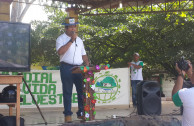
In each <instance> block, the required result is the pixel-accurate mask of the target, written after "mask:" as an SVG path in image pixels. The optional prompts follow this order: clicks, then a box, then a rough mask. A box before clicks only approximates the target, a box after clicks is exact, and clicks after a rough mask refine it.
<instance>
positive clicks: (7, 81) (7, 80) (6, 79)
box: [0, 75, 23, 126]
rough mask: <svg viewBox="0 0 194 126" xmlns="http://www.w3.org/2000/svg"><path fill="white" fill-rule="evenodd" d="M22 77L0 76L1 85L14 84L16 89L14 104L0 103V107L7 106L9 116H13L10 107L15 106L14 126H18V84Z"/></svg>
mask: <svg viewBox="0 0 194 126" xmlns="http://www.w3.org/2000/svg"><path fill="white" fill-rule="evenodd" d="M22 78H23V75H0V84H1V85H5V84H8V85H13V84H16V87H17V98H16V103H0V105H5V104H6V105H8V106H9V116H11V115H12V114H13V110H12V107H15V106H16V126H20V84H21V83H22Z"/></svg>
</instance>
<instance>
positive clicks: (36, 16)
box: [22, 5, 48, 23]
mask: <svg viewBox="0 0 194 126" xmlns="http://www.w3.org/2000/svg"><path fill="white" fill-rule="evenodd" d="M33 20H40V21H46V20H48V18H47V14H46V13H45V12H44V7H43V6H39V5H31V6H30V8H29V9H28V11H27V12H26V14H25V15H24V18H23V20H22V22H23V23H30V22H31V21H33Z"/></svg>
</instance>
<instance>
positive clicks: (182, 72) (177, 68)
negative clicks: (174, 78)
mask: <svg viewBox="0 0 194 126" xmlns="http://www.w3.org/2000/svg"><path fill="white" fill-rule="evenodd" d="M175 69H176V71H177V72H178V74H179V75H181V74H183V76H185V71H184V70H182V71H181V69H180V68H179V67H178V64H177V63H176V67H175Z"/></svg>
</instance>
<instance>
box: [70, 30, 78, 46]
mask: <svg viewBox="0 0 194 126" xmlns="http://www.w3.org/2000/svg"><path fill="white" fill-rule="evenodd" d="M71 33H72V35H73V34H75V31H72V32H71ZM75 46H77V43H76V38H75Z"/></svg>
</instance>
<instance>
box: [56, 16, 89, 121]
mask: <svg viewBox="0 0 194 126" xmlns="http://www.w3.org/2000/svg"><path fill="white" fill-rule="evenodd" d="M77 24H78V22H75V19H74V18H72V17H69V18H66V19H65V23H63V25H65V30H66V32H65V33H64V34H62V35H60V36H59V37H58V38H57V40H56V50H57V53H58V54H59V56H60V73H61V81H62V88H63V104H64V112H63V113H64V116H65V122H67V123H69V122H72V117H71V116H72V114H73V113H72V111H71V97H72V88H73V83H74V84H75V86H76V91H77V97H78V112H77V117H78V118H81V116H82V112H83V90H82V81H83V80H82V75H81V74H72V71H71V69H72V68H73V67H75V66H79V65H82V64H83V62H85V64H86V65H87V66H89V61H88V57H87V55H86V51H85V48H84V44H83V41H82V40H81V38H79V37H78V36H77V34H76V33H75V32H76V25H77Z"/></svg>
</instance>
